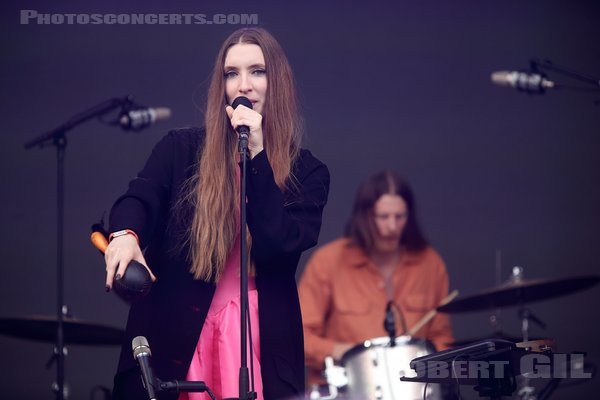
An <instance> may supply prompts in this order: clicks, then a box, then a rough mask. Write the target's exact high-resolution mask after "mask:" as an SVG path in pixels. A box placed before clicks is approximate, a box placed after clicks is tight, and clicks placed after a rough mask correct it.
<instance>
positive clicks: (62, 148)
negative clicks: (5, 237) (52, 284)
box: [25, 96, 132, 400]
mask: <svg viewBox="0 0 600 400" xmlns="http://www.w3.org/2000/svg"><path fill="white" fill-rule="evenodd" d="M131 101H132V97H131V96H126V97H123V98H114V99H110V100H107V101H104V102H102V103H100V104H98V105H96V106H94V107H92V108H90V109H88V110H86V111H84V112H82V113H81V114H78V115H76V116H75V117H73V118H71V119H70V120H69V121H67V122H66V123H64V124H62V125H61V126H59V127H58V128H56V129H53V130H51V131H49V132H46V133H44V134H42V135H40V136H38V137H36V138H34V139H32V140H30V141H28V142H27V143H25V149H30V148H32V147H34V146H39V147H40V148H44V147H47V146H49V145H53V146H55V147H56V160H57V163H56V167H57V168H56V216H57V218H56V344H55V347H54V354H53V357H52V359H54V360H56V382H54V383H53V384H52V390H53V391H54V392H55V393H56V398H57V399H58V400H64V399H65V398H67V396H68V390H67V388H66V387H65V356H66V354H67V348H66V347H65V335H64V317H65V316H66V315H67V313H68V307H67V306H66V305H65V304H64V285H63V282H64V278H63V276H64V266H63V264H64V257H63V252H64V193H65V168H64V166H65V153H66V149H67V137H66V133H67V132H68V131H70V130H71V129H73V128H75V127H76V126H77V125H80V124H82V123H83V122H86V121H88V120H89V119H92V118H94V117H99V116H102V115H104V114H106V113H108V112H110V111H112V110H114V109H116V108H117V107H121V106H124V105H127V104H130V103H131Z"/></svg>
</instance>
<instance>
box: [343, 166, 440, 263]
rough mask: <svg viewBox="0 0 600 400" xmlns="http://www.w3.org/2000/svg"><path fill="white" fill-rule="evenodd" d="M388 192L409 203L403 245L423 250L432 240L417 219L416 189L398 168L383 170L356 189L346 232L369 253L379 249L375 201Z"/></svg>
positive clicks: (413, 249) (403, 232) (401, 242)
mask: <svg viewBox="0 0 600 400" xmlns="http://www.w3.org/2000/svg"><path fill="white" fill-rule="evenodd" d="M384 194H391V195H398V196H400V197H402V199H403V200H404V201H405V202H406V206H407V211H408V215H407V220H406V224H405V226H404V230H403V231H402V235H401V236H400V245H402V246H403V247H404V248H405V249H406V250H409V251H420V250H423V249H424V248H426V247H427V246H428V245H429V243H428V242H427V239H425V237H424V236H423V233H422V232H421V228H420V227H419V223H418V221H417V213H416V205H415V200H414V196H413V193H412V190H411V188H410V186H409V185H408V183H407V182H406V180H404V178H402V177H401V176H400V175H399V174H398V173H396V172H394V171H389V170H385V171H381V172H378V173H376V174H374V175H372V176H371V177H369V178H368V179H367V180H366V181H364V182H362V183H361V185H360V186H359V188H358V191H357V192H356V197H355V198H354V205H353V207H352V215H351V216H350V219H349V220H348V223H347V224H346V230H345V234H346V236H347V237H349V238H350V239H351V240H352V241H353V242H354V243H355V244H357V245H358V246H359V247H361V248H362V249H363V250H365V252H367V253H370V252H371V251H372V250H373V249H374V248H375V239H376V234H377V227H376V226H375V222H374V219H373V210H374V207H375V203H376V202H377V200H379V198H380V197H381V196H383V195H384Z"/></svg>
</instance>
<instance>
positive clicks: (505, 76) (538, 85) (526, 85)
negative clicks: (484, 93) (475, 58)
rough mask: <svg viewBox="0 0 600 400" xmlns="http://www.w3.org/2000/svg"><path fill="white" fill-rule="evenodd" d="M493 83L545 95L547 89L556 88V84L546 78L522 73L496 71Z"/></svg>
mask: <svg viewBox="0 0 600 400" xmlns="http://www.w3.org/2000/svg"><path fill="white" fill-rule="evenodd" d="M491 79H492V82H493V83H494V84H496V85H499V86H510V87H513V88H516V89H518V90H524V91H527V92H537V93H543V92H544V90H545V89H551V88H553V87H555V84H554V82H552V81H550V80H548V79H546V77H545V76H543V75H541V74H538V73H533V72H522V71H496V72H492V76H491Z"/></svg>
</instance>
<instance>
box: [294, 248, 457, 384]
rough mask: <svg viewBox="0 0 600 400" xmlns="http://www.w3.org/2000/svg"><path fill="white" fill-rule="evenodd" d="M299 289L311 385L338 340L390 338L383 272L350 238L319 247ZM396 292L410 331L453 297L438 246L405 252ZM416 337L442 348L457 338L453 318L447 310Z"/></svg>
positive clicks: (395, 277)
mask: <svg viewBox="0 0 600 400" xmlns="http://www.w3.org/2000/svg"><path fill="white" fill-rule="evenodd" d="M298 290H299V294H300V305H301V308H302V320H303V326H304V352H305V361H306V364H307V365H308V366H309V367H310V370H311V371H310V375H309V381H310V383H315V382H316V381H317V380H318V376H319V375H318V374H319V373H320V371H322V370H323V367H324V360H325V357H326V356H328V355H331V351H332V349H333V346H334V344H336V343H338V342H341V343H362V342H363V341H365V340H367V339H372V338H375V337H380V336H387V333H386V331H385V329H384V326H383V321H384V319H385V308H386V305H387V302H388V294H387V291H386V285H385V283H384V281H383V276H382V275H381V273H380V271H379V270H378V269H377V267H376V266H375V265H374V264H373V263H372V262H371V261H370V260H369V258H368V257H367V255H366V254H365V252H364V251H363V250H362V249H360V248H359V247H358V246H356V245H353V244H352V243H351V242H350V240H349V239H347V238H342V239H338V240H335V241H333V242H331V243H329V244H327V245H325V246H323V247H321V248H320V249H319V250H317V251H316V252H315V253H314V254H313V255H312V257H311V258H310V260H309V261H308V264H307V266H306V269H305V271H304V274H303V275H302V279H301V280H300V286H299V288H298ZM392 290H393V299H394V301H395V303H396V304H397V305H398V306H399V307H400V309H401V311H402V314H403V315H404V319H405V321H406V325H407V327H408V329H410V328H411V327H412V326H414V325H415V324H416V323H417V322H418V321H419V320H420V319H421V318H422V317H423V316H424V315H425V314H426V313H427V312H428V311H430V310H432V309H434V308H436V307H437V306H438V305H439V304H440V302H441V301H442V299H443V298H444V297H446V296H447V294H448V273H447V272H446V267H445V265H444V261H443V260H442V258H441V257H440V256H439V254H438V253H437V252H436V251H435V250H434V249H432V248H427V249H425V250H423V251H421V252H418V253H408V252H405V253H403V254H402V256H401V257H400V260H399V262H398V267H397V268H396V269H395V270H394V272H393V275H392ZM395 319H396V332H397V334H398V335H400V334H402V333H403V329H402V327H401V326H400V321H399V318H395ZM414 336H415V337H421V338H426V339H429V340H431V341H432V342H433V344H434V345H435V347H436V348H437V349H438V350H442V349H445V348H447V347H448V343H450V342H452V341H453V340H454V339H453V336H452V329H451V326H450V319H449V317H448V316H447V315H445V314H442V313H439V314H437V315H436V316H435V317H434V318H433V319H432V320H431V321H430V322H429V323H428V324H426V325H425V326H423V328H421V329H420V330H419V331H418V332H417V333H416V334H415V335H414Z"/></svg>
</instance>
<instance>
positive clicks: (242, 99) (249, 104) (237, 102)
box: [231, 96, 252, 110]
mask: <svg viewBox="0 0 600 400" xmlns="http://www.w3.org/2000/svg"><path fill="white" fill-rule="evenodd" d="M239 105H242V106H246V107H248V108H249V109H251V110H252V102H251V101H250V100H249V99H248V98H247V97H245V96H239V97H236V98H235V99H234V100H233V103H231V107H233V108H237V106H239Z"/></svg>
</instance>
